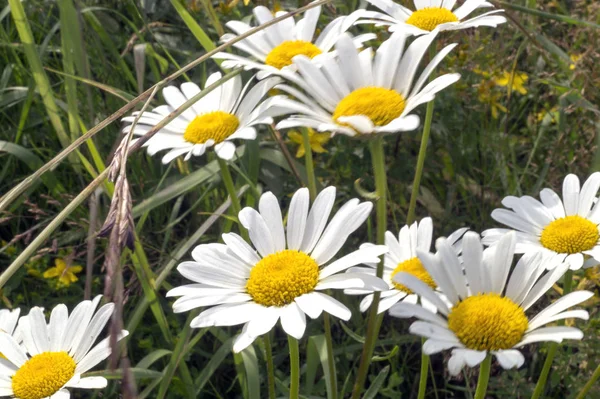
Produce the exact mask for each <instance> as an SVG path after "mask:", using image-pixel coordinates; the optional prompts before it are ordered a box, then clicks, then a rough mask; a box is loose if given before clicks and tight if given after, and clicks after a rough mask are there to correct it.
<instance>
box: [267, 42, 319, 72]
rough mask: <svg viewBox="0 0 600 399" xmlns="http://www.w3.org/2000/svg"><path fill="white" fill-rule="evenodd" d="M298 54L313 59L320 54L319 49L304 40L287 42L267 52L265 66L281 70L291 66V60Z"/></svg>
mask: <svg viewBox="0 0 600 399" xmlns="http://www.w3.org/2000/svg"><path fill="white" fill-rule="evenodd" d="M300 54H302V55H305V56H307V57H308V58H313V57H316V56H317V55H319V54H321V49H320V48H318V47H317V46H315V45H314V44H312V43H311V42H306V41H304V40H287V41H285V42H283V43H281V44H280V45H279V46H277V47H275V48H273V50H271V52H269V54H268V55H267V58H266V59H265V64H267V65H271V66H272V67H275V68H277V69H281V68H283V67H286V66H288V65H292V58H294V57H295V56H297V55H300Z"/></svg>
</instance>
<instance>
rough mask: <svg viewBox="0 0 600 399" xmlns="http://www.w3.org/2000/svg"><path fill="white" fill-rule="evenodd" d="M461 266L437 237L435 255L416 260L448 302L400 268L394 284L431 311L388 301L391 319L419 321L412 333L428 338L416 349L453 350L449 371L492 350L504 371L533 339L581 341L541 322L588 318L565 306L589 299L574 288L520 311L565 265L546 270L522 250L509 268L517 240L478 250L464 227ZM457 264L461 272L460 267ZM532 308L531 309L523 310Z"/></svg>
mask: <svg viewBox="0 0 600 399" xmlns="http://www.w3.org/2000/svg"><path fill="white" fill-rule="evenodd" d="M462 244H463V247H462V261H463V262H462V265H461V260H459V257H458V255H457V254H456V251H454V249H453V248H452V246H451V245H450V243H448V241H447V240H446V239H443V238H442V239H439V240H438V241H437V242H436V248H437V253H436V254H435V255H434V254H431V253H429V252H427V251H421V250H419V249H417V254H418V256H419V259H420V260H421V262H423V265H424V266H425V268H426V269H427V271H428V272H429V274H430V275H431V276H432V277H433V279H434V281H435V282H436V283H437V285H438V286H439V287H440V288H441V290H442V291H443V293H444V294H445V295H446V297H447V298H448V300H449V301H450V303H451V304H450V306H448V305H447V304H446V303H445V302H444V301H442V300H441V299H440V298H439V296H438V295H437V294H436V293H435V292H434V291H433V290H432V289H431V287H429V286H428V285H427V284H426V283H424V282H422V281H421V280H419V279H418V278H416V277H415V276H412V275H410V274H407V273H398V274H397V275H396V277H395V278H394V281H395V282H397V283H399V284H403V285H406V286H407V287H409V288H410V289H411V290H413V291H414V292H416V293H417V294H419V295H420V296H422V297H424V298H427V300H429V301H430V302H431V303H432V304H434V305H435V307H436V308H437V311H438V314H436V313H434V312H431V311H429V310H427V309H425V308H423V307H421V306H418V305H414V304H411V303H407V302H400V303H397V304H396V305H394V306H392V308H391V309H390V314H391V315H392V316H396V317H402V318H405V317H416V318H417V319H420V320H419V321H415V322H413V323H412V325H411V326H410V329H409V331H410V332H411V333H412V334H415V335H419V336H421V337H425V338H427V340H426V341H425V343H424V344H423V352H424V353H426V354H428V355H431V354H434V353H437V352H440V351H443V350H447V349H452V356H451V357H450V360H449V362H448V370H449V372H450V374H452V375H457V374H458V373H459V372H460V370H461V369H462V368H463V367H464V366H465V365H468V366H469V367H475V366H477V365H478V364H480V363H481V362H482V361H483V360H484V359H485V358H486V357H487V355H488V354H492V355H493V356H494V357H495V358H496V359H497V360H498V363H499V364H500V366H502V368H504V369H510V368H513V367H520V366H522V365H523V363H524V361H525V359H524V357H523V354H522V353H521V352H520V350H519V349H520V348H521V347H522V346H524V345H527V344H531V343H533V342H542V341H552V342H559V343H560V342H562V340H564V339H581V338H582V337H583V333H582V332H581V331H580V330H579V329H577V328H575V327H565V326H551V327H543V326H545V325H546V324H548V323H550V322H553V321H556V320H562V319H566V318H579V319H584V320H587V319H588V317H589V316H588V312H586V311H585V310H569V311H565V310H566V309H568V308H570V307H572V306H575V305H577V304H580V303H581V302H583V301H585V300H587V299H589V298H591V297H592V296H593V293H592V292H589V291H576V292H572V293H570V294H568V295H565V296H563V297H562V298H560V299H558V300H557V301H555V302H554V303H552V304H551V305H549V306H548V307H546V308H545V309H544V310H542V311H540V312H539V313H538V314H537V315H535V316H534V317H531V316H527V314H526V312H527V311H528V310H529V309H530V308H531V307H532V305H533V304H535V303H536V302H537V300H538V299H539V298H540V297H542V296H543V295H544V294H545V293H546V291H548V290H549V289H550V288H551V287H552V285H553V284H554V283H555V282H556V281H557V280H558V279H559V278H560V277H562V275H563V273H564V272H565V270H566V266H565V265H561V266H558V267H556V268H555V269H554V270H551V271H548V272H546V273H545V274H544V275H542V274H543V273H544V272H545V270H544V269H543V268H541V267H539V262H540V256H539V255H538V254H533V255H532V254H528V255H524V256H523V257H522V258H521V259H520V260H519V261H518V262H517V265H516V266H515V268H514V270H513V271H512V273H510V268H511V265H512V262H513V256H514V249H515V244H516V237H515V233H514V232H510V233H508V234H506V235H504V236H503V237H502V238H501V239H500V240H499V242H498V245H497V246H495V247H491V248H487V249H486V250H485V251H484V250H483V246H482V244H481V241H480V238H479V235H478V234H476V233H473V232H467V233H466V234H465V235H464V237H463V239H462ZM463 269H464V271H463ZM529 313H531V312H529Z"/></svg>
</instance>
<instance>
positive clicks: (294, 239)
mask: <svg viewBox="0 0 600 399" xmlns="http://www.w3.org/2000/svg"><path fill="white" fill-rule="evenodd" d="M309 202H310V198H309V192H308V189H307V188H301V189H300V190H298V191H296V193H295V194H294V196H293V197H292V201H291V202H290V209H289V212H288V221H287V246H288V248H289V249H294V250H297V249H300V247H301V244H302V240H303V239H304V233H305V229H306V224H307V215H308V206H309ZM281 236H282V237H284V236H283V234H282V235H281Z"/></svg>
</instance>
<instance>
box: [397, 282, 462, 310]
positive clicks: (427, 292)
mask: <svg viewBox="0 0 600 399" xmlns="http://www.w3.org/2000/svg"><path fill="white" fill-rule="evenodd" d="M394 281H395V282H397V283H399V284H402V285H405V286H407V287H408V288H410V289H411V290H412V291H414V292H415V293H417V294H418V295H419V296H421V297H425V298H427V300H428V301H430V302H431V303H433V304H434V305H435V306H436V307H437V309H438V311H440V312H441V313H443V314H445V315H448V313H450V310H449V309H448V306H446V304H445V303H444V302H443V301H442V300H441V299H440V298H439V297H438V296H437V294H435V293H434V292H433V291H432V290H431V288H430V287H429V286H428V285H427V284H425V283H424V282H422V281H421V280H419V279H418V278H416V277H414V276H413V275H411V274H408V273H404V272H400V273H398V274H396V275H395V276H394Z"/></svg>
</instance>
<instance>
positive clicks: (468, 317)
mask: <svg viewBox="0 0 600 399" xmlns="http://www.w3.org/2000/svg"><path fill="white" fill-rule="evenodd" d="M528 326H529V321H528V320H527V316H525V312H524V311H523V309H522V308H521V307H520V306H519V305H517V304H516V303H514V302H513V301H511V300H510V299H509V298H507V297H503V296H500V295H498V294H494V293H488V294H478V295H475V296H470V297H468V298H467V299H465V300H463V301H461V302H459V303H458V304H457V305H456V306H454V307H453V308H452V310H451V312H450V314H449V315H448V327H449V328H450V330H452V331H453V332H454V334H455V335H456V336H457V337H458V339H459V340H460V342H462V344H463V345H465V346H466V347H467V348H469V349H473V350H478V351H483V350H487V351H497V350H501V349H510V348H512V347H514V346H515V345H516V344H518V343H519V342H520V341H521V339H522V338H523V334H525V331H526V330H527V327H528Z"/></svg>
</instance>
